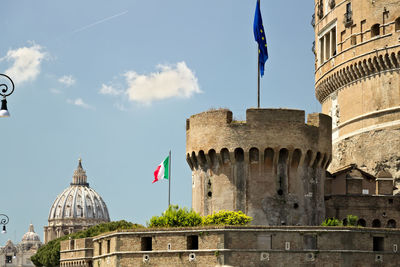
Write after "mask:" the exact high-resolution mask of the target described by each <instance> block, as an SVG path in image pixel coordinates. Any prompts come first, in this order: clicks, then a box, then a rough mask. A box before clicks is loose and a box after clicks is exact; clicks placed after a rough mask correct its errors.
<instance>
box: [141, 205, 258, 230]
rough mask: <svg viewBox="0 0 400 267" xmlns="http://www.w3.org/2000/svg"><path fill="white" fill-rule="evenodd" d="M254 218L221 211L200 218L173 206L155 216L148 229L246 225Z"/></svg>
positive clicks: (196, 214)
mask: <svg viewBox="0 0 400 267" xmlns="http://www.w3.org/2000/svg"><path fill="white" fill-rule="evenodd" d="M252 219H253V218H251V217H249V216H247V215H246V214H244V213H243V212H241V211H237V212H235V211H226V210H221V211H219V212H217V213H214V214H211V215H208V216H200V214H198V213H196V212H194V211H193V210H188V209H187V208H179V207H178V206H177V205H176V206H174V205H171V206H169V208H168V209H167V210H166V211H165V212H163V213H162V215H161V216H154V217H152V218H151V219H150V221H149V222H148V223H147V225H148V227H191V226H200V225H205V226H207V225H246V224H249V223H250V222H251V221H252Z"/></svg>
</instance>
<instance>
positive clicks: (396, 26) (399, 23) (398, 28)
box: [394, 17, 400, 32]
mask: <svg viewBox="0 0 400 267" xmlns="http://www.w3.org/2000/svg"><path fill="white" fill-rule="evenodd" d="M394 30H395V31H396V32H397V31H400V17H398V18H397V19H396V20H395V21H394Z"/></svg>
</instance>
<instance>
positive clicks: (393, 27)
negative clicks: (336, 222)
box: [312, 0, 400, 178]
mask: <svg viewBox="0 0 400 267" xmlns="http://www.w3.org/2000/svg"><path fill="white" fill-rule="evenodd" d="M313 18H314V19H313V22H312V23H313V26H314V29H315V50H314V51H315V55H316V61H315V67H316V70H315V93H316V97H317V99H318V100H319V101H320V103H321V104H322V112H323V113H325V114H329V115H331V117H332V128H333V129H332V141H333V160H332V164H331V165H330V170H332V171H334V170H336V169H338V168H341V167H343V166H346V165H349V164H352V163H355V164H357V166H358V167H360V168H362V169H364V170H366V171H368V172H370V173H373V174H375V175H376V174H377V173H378V172H379V171H381V170H385V171H388V172H390V173H391V175H392V176H393V177H395V178H400V1H399V0H368V1H366V0H351V1H350V0H345V1H334V0H315V16H314V17H313Z"/></svg>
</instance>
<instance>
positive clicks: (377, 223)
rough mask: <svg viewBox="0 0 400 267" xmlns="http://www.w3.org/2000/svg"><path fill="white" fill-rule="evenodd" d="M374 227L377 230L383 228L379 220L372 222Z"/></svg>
mask: <svg viewBox="0 0 400 267" xmlns="http://www.w3.org/2000/svg"><path fill="white" fill-rule="evenodd" d="M372 227H376V228H379V227H381V221H380V220H378V219H375V220H373V221H372Z"/></svg>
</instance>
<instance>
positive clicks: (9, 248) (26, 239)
mask: <svg viewBox="0 0 400 267" xmlns="http://www.w3.org/2000/svg"><path fill="white" fill-rule="evenodd" d="M41 246H42V242H41V241H40V238H39V235H38V234H36V233H35V231H34V229H33V225H32V224H31V225H29V230H28V232H27V233H25V234H24V236H23V237H22V241H21V243H19V244H17V245H14V243H13V242H11V240H8V241H7V243H6V244H5V246H4V247H0V267H30V266H35V265H34V264H33V263H32V262H31V259H30V258H31V256H33V255H34V254H35V253H36V252H37V250H38V249H39V248H40V247H41Z"/></svg>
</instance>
